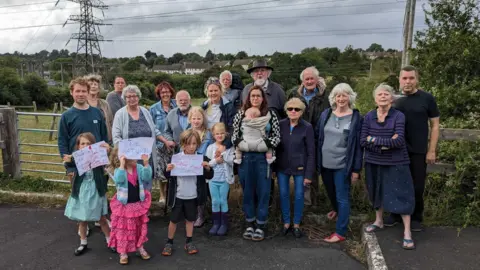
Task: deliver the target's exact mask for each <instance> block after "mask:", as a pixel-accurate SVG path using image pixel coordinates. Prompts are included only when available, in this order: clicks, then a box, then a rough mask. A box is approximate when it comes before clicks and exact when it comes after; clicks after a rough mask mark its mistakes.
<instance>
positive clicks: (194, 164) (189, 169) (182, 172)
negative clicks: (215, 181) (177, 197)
mask: <svg viewBox="0 0 480 270" xmlns="http://www.w3.org/2000/svg"><path fill="white" fill-rule="evenodd" d="M202 162H203V156H202V155H184V154H182V153H180V154H176V155H173V156H172V164H173V165H175V167H174V168H173V170H172V172H171V175H172V176H195V175H203V167H202Z"/></svg>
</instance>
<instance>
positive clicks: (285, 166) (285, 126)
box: [275, 118, 315, 180]
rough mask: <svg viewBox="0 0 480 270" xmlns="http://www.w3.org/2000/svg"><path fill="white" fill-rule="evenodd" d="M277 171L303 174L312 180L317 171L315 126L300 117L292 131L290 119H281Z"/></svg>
mask: <svg viewBox="0 0 480 270" xmlns="http://www.w3.org/2000/svg"><path fill="white" fill-rule="evenodd" d="M280 137H281V138H282V139H281V141H280V144H278V147H277V152H276V155H277V159H276V165H275V166H276V171H277V172H281V173H284V174H287V175H303V176H304V177H305V178H307V179H310V180H312V179H313V175H314V172H315V139H314V132H313V127H312V125H311V124H310V123H308V122H307V121H305V120H303V119H300V121H299V122H298V124H297V125H296V126H295V127H294V128H293V130H292V132H290V119H288V118H287V119H283V120H281V121H280Z"/></svg>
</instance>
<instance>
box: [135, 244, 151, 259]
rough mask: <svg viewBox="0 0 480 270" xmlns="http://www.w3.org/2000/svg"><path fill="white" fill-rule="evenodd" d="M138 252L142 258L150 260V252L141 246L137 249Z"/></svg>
mask: <svg viewBox="0 0 480 270" xmlns="http://www.w3.org/2000/svg"><path fill="white" fill-rule="evenodd" d="M138 253H139V255H140V257H142V260H150V258H151V257H150V254H148V252H147V251H146V250H145V249H144V248H143V247H142V248H139V249H138Z"/></svg>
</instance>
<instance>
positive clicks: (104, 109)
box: [97, 99, 113, 142]
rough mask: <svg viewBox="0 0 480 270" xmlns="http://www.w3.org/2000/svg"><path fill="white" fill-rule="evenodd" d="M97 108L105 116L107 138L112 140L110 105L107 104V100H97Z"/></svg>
mask: <svg viewBox="0 0 480 270" xmlns="http://www.w3.org/2000/svg"><path fill="white" fill-rule="evenodd" d="M97 102H98V103H97V108H98V109H100V110H101V111H102V112H103V115H104V116H105V124H106V125H107V132H108V140H109V141H110V142H111V141H112V125H113V115H112V110H110V106H109V105H108V103H107V101H105V100H104V99H98V100H97Z"/></svg>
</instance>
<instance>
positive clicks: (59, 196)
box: [0, 189, 67, 199]
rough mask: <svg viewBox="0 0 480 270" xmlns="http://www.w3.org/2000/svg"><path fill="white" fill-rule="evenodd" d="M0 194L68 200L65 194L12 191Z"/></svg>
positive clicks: (3, 191) (0, 192)
mask: <svg viewBox="0 0 480 270" xmlns="http://www.w3.org/2000/svg"><path fill="white" fill-rule="evenodd" d="M0 194H7V195H12V196H16V197H29V198H32V197H39V198H51V199H67V197H66V196H65V195H63V194H56V193H39V192H18V191H10V190H1V189H0Z"/></svg>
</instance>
